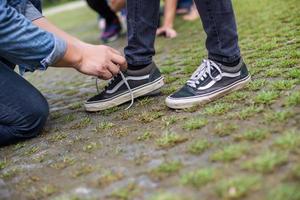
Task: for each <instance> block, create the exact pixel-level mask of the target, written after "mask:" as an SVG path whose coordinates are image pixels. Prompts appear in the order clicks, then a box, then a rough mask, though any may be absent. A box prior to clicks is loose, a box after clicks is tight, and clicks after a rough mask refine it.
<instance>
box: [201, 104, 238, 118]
mask: <svg viewBox="0 0 300 200" xmlns="http://www.w3.org/2000/svg"><path fill="white" fill-rule="evenodd" d="M232 107H233V105H232V104H229V103H216V104H213V105H209V106H207V107H205V108H204V113H205V114H207V115H223V114H225V113H227V112H228V111H229V110H230V109H231V108H232Z"/></svg>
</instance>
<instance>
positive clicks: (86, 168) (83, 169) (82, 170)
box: [71, 164, 95, 178]
mask: <svg viewBox="0 0 300 200" xmlns="http://www.w3.org/2000/svg"><path fill="white" fill-rule="evenodd" d="M94 170H95V169H94V167H93V166H92V165H87V164H82V165H81V166H80V167H79V168H78V169H77V170H75V171H73V172H71V176H72V177H73V178H77V177H80V176H84V175H87V174H90V173H92V172H93V171H94Z"/></svg>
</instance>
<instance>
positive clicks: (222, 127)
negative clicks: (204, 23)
mask: <svg viewBox="0 0 300 200" xmlns="http://www.w3.org/2000/svg"><path fill="white" fill-rule="evenodd" d="M236 129H237V126H236V125H235V124H233V123H222V122H220V123H217V125H216V127H215V129H214V133H215V134H216V135H218V136H220V137H224V136H228V135H231V134H233V133H234V131H235V130H236Z"/></svg>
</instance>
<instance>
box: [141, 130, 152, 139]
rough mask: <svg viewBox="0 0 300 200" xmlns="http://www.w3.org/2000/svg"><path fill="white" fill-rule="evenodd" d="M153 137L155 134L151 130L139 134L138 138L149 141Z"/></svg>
mask: <svg viewBox="0 0 300 200" xmlns="http://www.w3.org/2000/svg"><path fill="white" fill-rule="evenodd" d="M151 138H153V135H152V134H151V133H150V132H149V131H146V132H144V133H143V134H142V135H140V136H138V137H137V140H138V141H147V140H149V139H151Z"/></svg>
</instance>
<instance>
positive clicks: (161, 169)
mask: <svg viewBox="0 0 300 200" xmlns="http://www.w3.org/2000/svg"><path fill="white" fill-rule="evenodd" d="M182 167H183V165H182V163H181V162H180V161H166V162H164V163H162V164H160V165H159V166H158V167H156V168H154V169H152V170H151V172H150V174H151V175H152V176H154V177H155V178H158V179H163V178H166V177H168V176H170V175H172V174H174V173H176V172H178V171H179V170H180V169H181V168H182Z"/></svg>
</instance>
